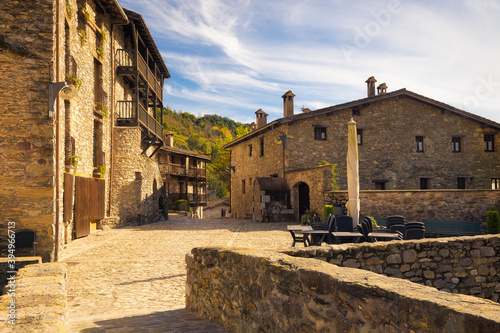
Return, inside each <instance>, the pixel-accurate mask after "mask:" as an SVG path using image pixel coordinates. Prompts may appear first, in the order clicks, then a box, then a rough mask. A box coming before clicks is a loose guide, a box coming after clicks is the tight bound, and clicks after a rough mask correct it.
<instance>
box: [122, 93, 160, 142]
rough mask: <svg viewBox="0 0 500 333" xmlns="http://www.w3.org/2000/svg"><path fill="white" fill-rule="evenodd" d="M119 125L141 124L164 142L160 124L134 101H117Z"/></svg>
mask: <svg viewBox="0 0 500 333" xmlns="http://www.w3.org/2000/svg"><path fill="white" fill-rule="evenodd" d="M116 104H117V110H118V117H117V119H116V121H117V124H118V125H119V126H141V127H142V128H144V129H145V130H147V131H148V132H149V133H151V134H153V135H154V136H155V137H156V138H158V139H159V140H160V141H161V142H162V143H163V142H165V138H164V136H163V127H162V125H161V124H160V123H159V122H158V121H157V120H156V119H155V118H154V117H153V116H152V115H151V114H149V113H148V111H147V110H146V109H145V108H144V107H143V106H142V105H141V104H139V103H137V102H136V101H117V102H116Z"/></svg>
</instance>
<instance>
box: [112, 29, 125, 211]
mask: <svg viewBox="0 0 500 333" xmlns="http://www.w3.org/2000/svg"><path fill="white" fill-rule="evenodd" d="M127 24H128V23H112V24H111V33H110V38H109V39H110V43H111V107H110V114H111V118H110V121H111V124H110V126H111V139H110V141H111V142H110V154H109V201H108V217H109V216H111V204H112V202H113V176H114V172H113V171H114V149H113V148H114V144H113V140H114V137H115V118H114V117H115V49H114V46H115V44H114V43H113V41H114V30H115V29H114V28H115V26H117V25H127Z"/></svg>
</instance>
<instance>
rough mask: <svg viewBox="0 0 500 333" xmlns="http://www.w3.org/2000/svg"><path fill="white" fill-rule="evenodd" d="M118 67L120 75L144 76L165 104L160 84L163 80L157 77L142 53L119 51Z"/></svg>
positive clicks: (117, 53) (117, 52)
mask: <svg viewBox="0 0 500 333" xmlns="http://www.w3.org/2000/svg"><path fill="white" fill-rule="evenodd" d="M116 67H117V74H118V75H128V76H130V75H132V76H134V75H140V76H142V78H143V79H144V81H145V82H147V84H148V86H149V88H150V89H151V90H152V91H153V92H154V93H155V95H156V97H157V98H158V99H159V100H160V102H163V87H162V86H161V84H160V81H161V79H160V78H157V77H156V75H155V74H154V73H153V71H152V70H151V69H150V68H149V66H148V64H147V62H146V61H145V60H144V58H143V57H142V56H141V54H140V53H138V52H135V50H126V49H120V50H117V51H116Z"/></svg>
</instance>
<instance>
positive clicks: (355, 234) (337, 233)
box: [330, 231, 363, 244]
mask: <svg viewBox="0 0 500 333" xmlns="http://www.w3.org/2000/svg"><path fill="white" fill-rule="evenodd" d="M330 234H331V235H332V236H333V241H334V242H335V244H341V241H340V239H341V238H346V237H352V238H354V243H359V241H360V240H361V237H363V234H360V233H359V232H355V231H352V232H351V231H334V232H330Z"/></svg>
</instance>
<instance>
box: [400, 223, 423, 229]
mask: <svg viewBox="0 0 500 333" xmlns="http://www.w3.org/2000/svg"><path fill="white" fill-rule="evenodd" d="M405 228H406V229H409V228H416V229H418V228H423V229H425V224H424V223H423V222H406V223H405Z"/></svg>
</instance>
